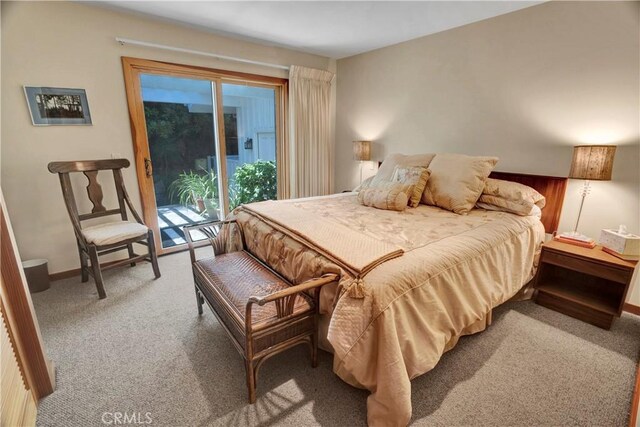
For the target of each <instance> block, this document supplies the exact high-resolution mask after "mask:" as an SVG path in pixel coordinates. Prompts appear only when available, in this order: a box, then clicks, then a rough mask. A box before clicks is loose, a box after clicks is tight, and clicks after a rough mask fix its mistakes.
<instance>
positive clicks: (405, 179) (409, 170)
mask: <svg viewBox="0 0 640 427" xmlns="http://www.w3.org/2000/svg"><path fill="white" fill-rule="evenodd" d="M430 174H431V172H430V171H429V169H427V168H423V167H421V166H396V168H395V170H394V171H393V177H392V178H391V181H393V182H401V183H403V184H407V185H410V186H411V190H410V193H409V206H411V207H412V208H415V207H418V205H419V204H420V199H421V198H422V193H423V192H424V188H425V187H426V186H427V181H428V180H429V175H430Z"/></svg>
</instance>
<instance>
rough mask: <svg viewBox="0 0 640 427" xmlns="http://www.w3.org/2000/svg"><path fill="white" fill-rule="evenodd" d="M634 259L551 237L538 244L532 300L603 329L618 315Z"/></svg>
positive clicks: (625, 293)
mask: <svg viewBox="0 0 640 427" xmlns="http://www.w3.org/2000/svg"><path fill="white" fill-rule="evenodd" d="M636 264H637V263H636V262H632V261H625V260H622V259H620V258H617V257H615V256H613V255H609V254H608V253H606V252H604V251H602V249H601V247H600V246H596V247H595V248H593V249H588V248H582V247H580V246H575V245H570V244H567V243H561V242H557V241H555V240H552V241H550V242H547V243H545V244H544V245H543V246H542V253H541V255H540V263H539V266H538V272H537V274H536V279H535V287H536V290H537V291H536V296H535V302H536V303H538V304H540V305H542V306H545V307H547V308H550V309H552V310H555V311H558V312H560V313H564V314H567V315H569V316H572V317H575V318H576V319H580V320H583V321H585V322H588V323H591V324H593V325H596V326H599V327H601V328H604V329H609V328H611V324H612V323H613V320H614V319H615V318H616V317H620V314H621V313H622V307H623V305H624V301H625V298H626V296H627V291H628V290H629V284H630V282H631V277H632V276H633V270H634V268H635V267H636Z"/></svg>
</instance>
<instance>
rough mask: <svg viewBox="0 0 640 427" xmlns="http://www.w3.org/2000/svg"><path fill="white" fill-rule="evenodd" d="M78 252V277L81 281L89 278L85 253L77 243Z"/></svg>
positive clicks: (83, 281)
mask: <svg viewBox="0 0 640 427" xmlns="http://www.w3.org/2000/svg"><path fill="white" fill-rule="evenodd" d="M78 254H79V255H80V279H81V280H82V283H85V282H87V281H88V280H89V261H88V260H87V254H86V252H85V251H84V250H82V246H80V243H78Z"/></svg>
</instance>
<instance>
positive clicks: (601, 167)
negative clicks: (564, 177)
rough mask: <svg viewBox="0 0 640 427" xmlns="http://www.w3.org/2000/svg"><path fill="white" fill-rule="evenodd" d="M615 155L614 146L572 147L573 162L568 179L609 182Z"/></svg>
mask: <svg viewBox="0 0 640 427" xmlns="http://www.w3.org/2000/svg"><path fill="white" fill-rule="evenodd" d="M615 153H616V146H615V145H578V146H575V147H573V161H572V162H571V172H569V178H576V179H589V180H595V181H609V180H610V179H611V171H612V170H613V156H614V155H615Z"/></svg>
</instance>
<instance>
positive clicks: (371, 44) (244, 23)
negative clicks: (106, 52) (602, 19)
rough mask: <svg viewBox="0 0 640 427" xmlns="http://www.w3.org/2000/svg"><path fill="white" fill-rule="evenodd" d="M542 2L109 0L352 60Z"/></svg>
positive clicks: (222, 31) (207, 27)
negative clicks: (370, 52) (355, 56)
mask: <svg viewBox="0 0 640 427" xmlns="http://www.w3.org/2000/svg"><path fill="white" fill-rule="evenodd" d="M540 3H542V1H295V2H294V1H196V2H185V1H104V2H101V4H102V5H105V6H107V7H110V8H115V9H119V10H126V11H134V12H138V13H142V14H144V15H149V16H155V17H159V18H163V19H165V20H170V21H173V22H179V23H183V24H187V25H189V26H192V27H196V28H199V29H203V30H206V31H210V32H214V33H217V34H222V35H227V36H232V37H235V38H240V39H244V40H249V41H257V42H259V43H263V44H264V43H266V44H270V45H275V46H281V47H287V48H291V49H295V50H300V51H304V52H309V53H314V54H317V55H322V56H327V57H330V58H344V57H347V56H352V55H356V54H359V53H363V52H367V51H369V50H373V49H378V48H381V47H384V46H390V45H392V44H396V43H400V42H403V41H406V40H411V39H415V38H417V37H422V36H426V35H428V34H434V33H437V32H440V31H444V30H448V29H450V28H455V27H459V26H462V25H466V24H469V23H472V22H476V21H481V20H483V19H487V18H491V17H494V16H498V15H502V14H505V13H509V12H513V11H515V10H519V9H523V8H526V7H529V6H533V5H536V4H540Z"/></svg>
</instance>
